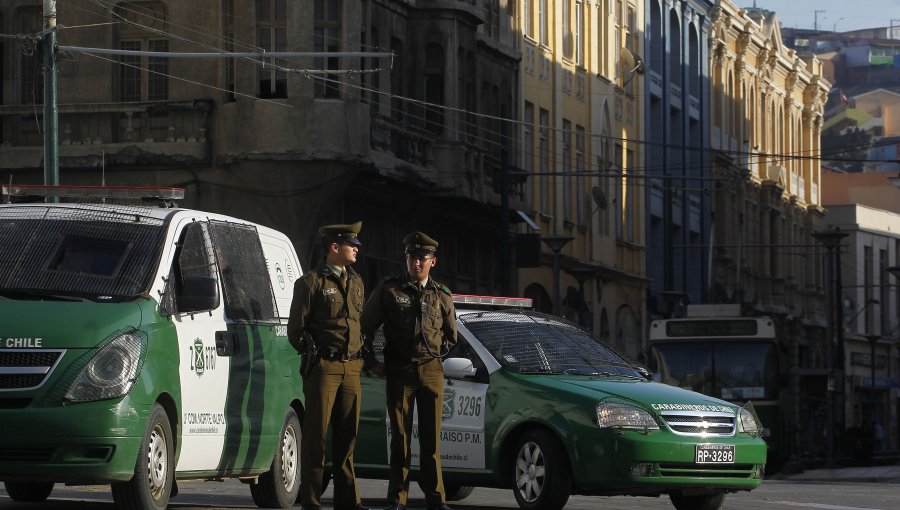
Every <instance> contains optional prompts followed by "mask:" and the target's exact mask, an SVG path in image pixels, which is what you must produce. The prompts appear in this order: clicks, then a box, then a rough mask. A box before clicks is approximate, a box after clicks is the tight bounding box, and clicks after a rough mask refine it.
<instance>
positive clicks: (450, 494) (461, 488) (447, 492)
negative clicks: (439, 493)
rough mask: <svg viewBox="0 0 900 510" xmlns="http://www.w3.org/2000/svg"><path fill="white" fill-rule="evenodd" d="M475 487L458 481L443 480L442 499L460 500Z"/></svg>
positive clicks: (466, 496)
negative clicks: (448, 481)
mask: <svg viewBox="0 0 900 510" xmlns="http://www.w3.org/2000/svg"><path fill="white" fill-rule="evenodd" d="M473 490H475V487H472V486H471V485H461V484H458V483H453V482H450V483H447V482H444V499H446V500H447V501H462V500H464V499H466V498H468V497H469V495H471V494H472V491H473Z"/></svg>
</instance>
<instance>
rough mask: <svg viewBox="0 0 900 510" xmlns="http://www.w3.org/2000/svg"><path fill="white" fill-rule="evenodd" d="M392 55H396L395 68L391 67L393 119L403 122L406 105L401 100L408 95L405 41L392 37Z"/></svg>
mask: <svg viewBox="0 0 900 510" xmlns="http://www.w3.org/2000/svg"><path fill="white" fill-rule="evenodd" d="M391 53H393V54H394V66H393V67H391V95H392V97H391V117H392V118H393V119H394V120H396V121H402V120H403V116H404V105H405V104H406V103H405V102H404V101H403V100H402V99H401V98H402V97H403V96H405V95H406V94H405V90H404V88H403V66H404V62H403V41H401V40H400V39H398V38H396V37H391Z"/></svg>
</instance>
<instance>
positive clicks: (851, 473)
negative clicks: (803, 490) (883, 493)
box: [770, 464, 900, 483]
mask: <svg viewBox="0 0 900 510" xmlns="http://www.w3.org/2000/svg"><path fill="white" fill-rule="evenodd" d="M770 479H771V480H786V481H791V482H861V483H900V465H897V464H895V465H892V466H865V467H845V468H837V469H807V470H806V471H803V472H802V473H796V474H790V475H784V474H781V473H776V474H775V475H773V476H772V477H771V478H770Z"/></svg>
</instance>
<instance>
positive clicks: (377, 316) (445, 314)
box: [361, 232, 456, 510]
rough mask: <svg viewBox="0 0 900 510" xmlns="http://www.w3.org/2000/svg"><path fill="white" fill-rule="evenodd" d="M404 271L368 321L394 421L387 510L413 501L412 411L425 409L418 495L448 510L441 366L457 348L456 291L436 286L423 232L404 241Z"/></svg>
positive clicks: (432, 508)
mask: <svg viewBox="0 0 900 510" xmlns="http://www.w3.org/2000/svg"><path fill="white" fill-rule="evenodd" d="M403 246H404V251H405V254H406V271H405V273H404V274H401V275H399V276H395V277H391V278H387V279H386V280H384V281H383V282H381V284H379V286H378V287H377V288H376V289H375V291H374V292H373V293H372V295H371V297H369V301H368V302H366V307H365V309H364V310H363V315H362V319H361V321H362V331H363V337H364V338H365V341H366V343H367V351H369V350H371V347H369V346H368V344H370V343H371V339H372V338H373V337H374V333H375V330H376V329H378V327H379V326H381V325H382V324H383V325H384V336H385V345H384V364H383V366H382V365H376V366H375V367H374V368H373V369H372V372H373V373H374V374H376V375H381V374H386V375H387V381H386V391H385V397H386V400H387V409H388V415H389V416H390V421H391V445H390V452H391V460H390V462H391V476H390V481H389V482H388V492H387V499H388V501H389V502H390V506H388V507H387V508H386V509H385V510H404V509H405V508H406V503H407V497H408V495H409V480H410V471H409V465H410V461H411V458H412V457H411V452H410V440H411V438H412V424H413V409H414V408H415V406H416V404H418V409H419V452H420V455H419V459H420V462H419V466H420V471H419V487H421V489H422V491H423V492H424V493H425V506H426V508H427V509H428V510H448V509H449V507H448V506H447V504H446V503H445V493H444V482H443V476H442V474H441V451H440V434H441V420H442V416H443V404H444V366H443V364H442V363H441V359H442V358H443V357H444V356H446V355H447V353H448V352H449V350H450V348H452V347H453V346H454V345H455V344H456V314H455V311H454V309H453V296H452V295H451V294H450V289H448V288H447V287H446V286H445V285H442V284H440V283H438V282H436V281H434V279H433V278H431V276H430V273H431V269H432V268H433V267H434V266H435V265H436V264H437V258H436V257H435V255H436V252H437V248H438V242H437V241H435V240H434V239H432V238H431V237H429V236H428V235H426V234H424V233H422V232H413V233H411V234H409V235H407V236H406V237H404V238H403Z"/></svg>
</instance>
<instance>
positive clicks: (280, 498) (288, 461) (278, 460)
mask: <svg viewBox="0 0 900 510" xmlns="http://www.w3.org/2000/svg"><path fill="white" fill-rule="evenodd" d="M279 436H280V437H281V440H280V441H279V443H278V450H277V451H276V452H275V458H274V459H273V460H272V469H270V470H269V471H267V472H266V473H265V474H263V475H262V476H260V477H259V482H257V483H255V484H253V485H251V486H250V495H252V496H253V502H254V503H256V506H258V507H262V508H290V507H292V506H293V505H294V502H295V501H296V500H297V496H298V495H299V494H300V437H301V432H300V420H298V419H297V413H295V412H294V410H293V409H290V410H288V414H287V416H285V418H284V424H283V425H282V426H281V434H279Z"/></svg>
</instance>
